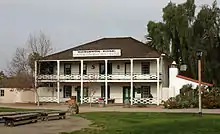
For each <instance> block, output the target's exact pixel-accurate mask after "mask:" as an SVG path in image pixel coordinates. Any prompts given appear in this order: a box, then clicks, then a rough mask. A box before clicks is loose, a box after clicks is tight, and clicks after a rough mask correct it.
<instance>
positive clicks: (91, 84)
mask: <svg viewBox="0 0 220 134" xmlns="http://www.w3.org/2000/svg"><path fill="white" fill-rule="evenodd" d="M91 76H92V77H90V78H89V80H88V82H86V83H85V84H84V86H86V87H88V95H89V96H88V97H89V104H90V107H92V101H93V98H94V95H95V93H96V91H97V89H96V88H95V86H94V82H95V81H97V77H96V75H95V74H92V75H91Z"/></svg>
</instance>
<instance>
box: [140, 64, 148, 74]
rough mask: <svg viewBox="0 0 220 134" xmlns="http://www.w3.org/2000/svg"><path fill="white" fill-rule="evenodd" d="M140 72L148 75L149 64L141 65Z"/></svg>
mask: <svg viewBox="0 0 220 134" xmlns="http://www.w3.org/2000/svg"><path fill="white" fill-rule="evenodd" d="M141 72H142V74H150V63H149V62H142V63H141Z"/></svg>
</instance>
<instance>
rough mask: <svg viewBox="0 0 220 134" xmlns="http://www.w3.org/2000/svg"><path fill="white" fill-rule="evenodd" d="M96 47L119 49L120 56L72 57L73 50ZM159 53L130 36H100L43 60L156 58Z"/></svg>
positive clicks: (93, 48)
mask: <svg viewBox="0 0 220 134" xmlns="http://www.w3.org/2000/svg"><path fill="white" fill-rule="evenodd" d="M96 49H99V50H100V49H102V50H105V49H121V56H120V57H109V56H108V57H83V58H81V57H77V58H76V57H73V51H74V50H96ZM160 56H161V53H160V52H158V51H157V50H155V49H153V48H152V47H150V46H148V45H147V44H145V43H143V42H140V41H138V40H136V39H134V38H132V37H118V38H102V39H98V40H95V41H92V42H89V43H86V44H83V45H80V46H77V47H73V48H70V49H67V50H64V51H62V52H58V53H55V54H52V55H48V56H46V57H44V58H43V60H70V59H89V58H93V59H94V58H95V59H109V58H112V59H115V58H158V57H160Z"/></svg>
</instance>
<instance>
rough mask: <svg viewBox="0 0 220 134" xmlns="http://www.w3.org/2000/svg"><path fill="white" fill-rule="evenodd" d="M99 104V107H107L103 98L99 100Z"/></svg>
mask: <svg viewBox="0 0 220 134" xmlns="http://www.w3.org/2000/svg"><path fill="white" fill-rule="evenodd" d="M98 103H99V107H105V101H104V99H103V98H99V100H98Z"/></svg>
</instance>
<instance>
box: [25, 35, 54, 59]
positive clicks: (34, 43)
mask: <svg viewBox="0 0 220 134" xmlns="http://www.w3.org/2000/svg"><path fill="white" fill-rule="evenodd" d="M27 44H28V47H29V48H30V51H31V53H37V54H39V56H41V57H44V56H46V55H48V54H49V53H51V52H52V51H53V49H52V43H51V41H50V39H49V38H48V37H47V36H46V35H45V34H44V33H43V32H40V34H39V35H38V36H33V35H30V36H29V38H28V41H27Z"/></svg>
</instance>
